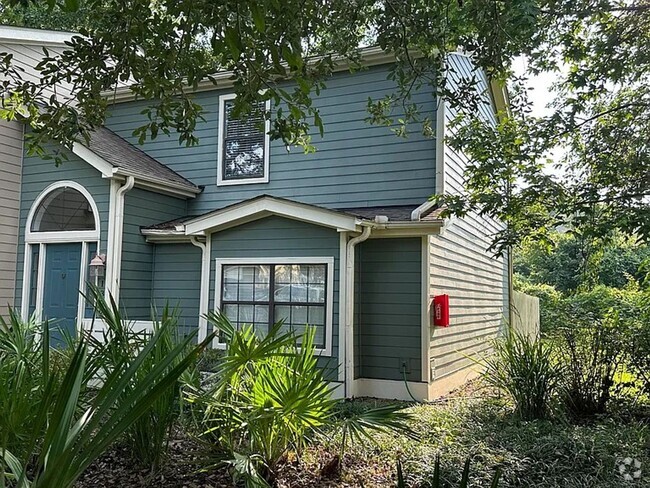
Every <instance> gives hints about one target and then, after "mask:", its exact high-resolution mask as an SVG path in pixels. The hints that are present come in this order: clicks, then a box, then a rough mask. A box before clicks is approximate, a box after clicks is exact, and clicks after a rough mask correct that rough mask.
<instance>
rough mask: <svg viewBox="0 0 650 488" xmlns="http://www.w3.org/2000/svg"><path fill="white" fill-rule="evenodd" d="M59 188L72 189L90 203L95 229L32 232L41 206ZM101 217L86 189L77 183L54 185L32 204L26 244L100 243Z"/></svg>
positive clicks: (56, 183)
mask: <svg viewBox="0 0 650 488" xmlns="http://www.w3.org/2000/svg"><path fill="white" fill-rule="evenodd" d="M59 188H72V189H73V190H76V191H78V192H79V193H81V194H82V195H83V196H84V198H85V199H86V200H87V201H88V204H89V205H90V207H91V208H92V211H93V217H94V219H95V229H94V230H86V231H62V232H32V230H31V228H32V222H33V221H34V217H35V214H36V210H38V208H39V206H40V205H41V203H42V202H43V200H45V198H47V196H48V195H49V194H50V193H52V192H53V191H55V190H58V189H59ZM100 222H101V219H100V216H99V210H98V208H97V204H96V203H95V200H94V199H93V197H92V195H91V194H90V192H89V191H88V190H86V188H85V187H84V186H82V185H80V184H79V183H77V182H76V181H70V180H62V181H57V182H55V183H52V184H51V185H49V186H47V187H46V188H45V189H44V190H43V191H42V192H41V193H40V194H39V195H38V197H36V200H34V201H33V202H32V206H31V207H30V209H29V213H28V214H27V222H26V223H25V242H28V243H40V242H81V241H84V240H88V241H98V240H99V234H100Z"/></svg>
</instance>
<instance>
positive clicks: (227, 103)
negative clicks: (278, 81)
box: [217, 94, 270, 186]
mask: <svg viewBox="0 0 650 488" xmlns="http://www.w3.org/2000/svg"><path fill="white" fill-rule="evenodd" d="M234 101H235V96H234V95H233V94H230V95H222V96H221V97H220V98H219V157H218V169H217V185H219V186H221V185H242V184H247V183H268V181H269V135H268V132H269V128H270V126H269V121H268V120H264V112H265V110H267V109H268V103H267V104H264V103H263V102H260V103H259V104H258V105H257V106H256V107H254V108H255V110H254V111H253V112H252V113H250V114H248V115H247V116H243V117H242V118H236V117H235V116H234V112H233V108H234Z"/></svg>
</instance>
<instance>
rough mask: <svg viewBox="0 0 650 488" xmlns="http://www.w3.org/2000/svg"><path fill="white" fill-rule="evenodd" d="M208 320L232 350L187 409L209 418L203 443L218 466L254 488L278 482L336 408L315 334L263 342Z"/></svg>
mask: <svg viewBox="0 0 650 488" xmlns="http://www.w3.org/2000/svg"><path fill="white" fill-rule="evenodd" d="M208 319H209V320H210V322H211V323H212V324H213V326H214V327H215V328H216V329H218V330H219V331H220V332H221V334H222V337H223V338H224V340H225V342H226V349H225V353H224V355H223V357H222V358H221V361H220V362H219V364H218V367H217V372H216V376H217V378H218V379H217V381H216V383H215V384H214V386H212V387H211V388H210V389H209V390H207V391H202V390H201V389H195V390H194V391H193V392H191V393H190V394H189V401H190V402H191V403H193V404H194V405H195V406H196V407H200V408H202V409H203V411H204V418H203V432H202V438H203V439H204V440H206V441H209V442H211V443H212V444H213V446H214V449H215V451H216V454H217V461H218V462H219V463H226V464H228V465H229V466H231V467H232V468H233V469H234V471H235V475H236V476H239V477H244V478H245V479H246V483H247V484H248V485H249V486H257V485H259V482H260V479H265V480H268V481H270V482H271V481H272V480H273V479H274V477H275V475H276V472H277V468H278V465H279V464H280V463H281V462H282V461H283V460H284V459H285V458H286V455H287V453H288V451H289V449H295V450H298V451H299V450H300V449H302V448H303V447H304V445H305V443H306V442H307V441H308V440H309V439H310V438H311V436H312V435H313V434H314V433H315V431H316V430H317V429H319V428H321V427H323V426H324V425H326V423H327V422H328V421H329V418H330V416H331V414H332V407H333V405H334V401H333V400H332V398H331V392H332V391H331V388H330V387H329V386H328V382H327V381H326V379H325V378H324V376H323V371H322V369H321V368H319V367H318V365H317V357H316V355H315V354H314V343H313V339H314V336H313V331H311V332H308V333H307V334H306V335H305V336H303V337H302V338H301V341H300V346H299V345H298V338H297V337H296V336H295V335H294V333H293V332H288V333H282V331H281V328H282V323H278V324H276V325H275V326H273V327H272V328H271V330H270V331H269V333H268V335H266V336H264V337H262V338H260V337H258V336H257V335H256V334H255V332H254V330H253V328H252V327H250V326H245V327H243V328H242V329H241V330H235V329H234V327H233V326H232V324H230V322H229V321H228V319H227V318H226V317H225V316H224V315H221V314H215V313H211V314H210V315H209V316H208Z"/></svg>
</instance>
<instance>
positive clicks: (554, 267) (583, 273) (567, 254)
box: [514, 231, 650, 293]
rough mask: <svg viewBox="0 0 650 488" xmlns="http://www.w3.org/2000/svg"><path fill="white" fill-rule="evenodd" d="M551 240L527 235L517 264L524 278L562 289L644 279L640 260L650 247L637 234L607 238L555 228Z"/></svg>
mask: <svg viewBox="0 0 650 488" xmlns="http://www.w3.org/2000/svg"><path fill="white" fill-rule="evenodd" d="M548 238H549V239H550V241H551V242H550V244H549V243H548V242H542V241H534V240H532V239H527V240H525V241H524V242H523V244H522V246H520V247H519V248H518V250H517V252H516V254H515V263H514V268H515V272H516V273H518V274H519V275H520V276H521V277H522V278H523V279H524V280H526V281H528V282H531V283H536V284H546V285H550V286H552V287H554V288H555V289H556V290H558V291H560V292H562V293H573V292H575V291H577V290H578V289H585V288H591V287H593V286H596V285H598V284H602V285H605V286H609V287H613V288H624V287H625V286H626V285H627V283H628V282H629V281H630V279H633V280H637V281H640V280H642V279H643V273H642V270H641V269H640V268H641V264H642V263H643V262H644V261H645V260H646V259H648V257H649V256H650V248H649V247H648V246H646V245H643V244H640V243H638V241H637V239H636V238H631V237H625V236H623V235H621V234H619V233H613V234H612V235H610V236H608V237H607V238H606V239H595V238H593V237H590V236H582V235H580V234H577V233H576V232H573V231H572V232H553V233H550V234H549V235H548Z"/></svg>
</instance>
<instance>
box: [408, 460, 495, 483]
mask: <svg viewBox="0 0 650 488" xmlns="http://www.w3.org/2000/svg"><path fill="white" fill-rule="evenodd" d="M470 463H471V460H470V458H467V460H466V461H465V465H464V467H463V474H462V476H461V478H460V484H459V485H458V486H459V488H467V487H468V486H469V467H470ZM500 477H501V470H500V469H497V470H496V472H495V473H494V478H492V482H491V483H490V488H497V487H498V486H499V478H500ZM407 486H408V485H407V483H406V477H405V476H404V471H403V468H402V462H401V461H400V460H399V459H398V460H397V488H407ZM427 486H429V487H430V488H442V486H444V485H443V484H442V482H441V481H440V455H437V456H436V464H435V467H434V469H433V476H432V477H431V481H430V482H429V483H428V484H427Z"/></svg>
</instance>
